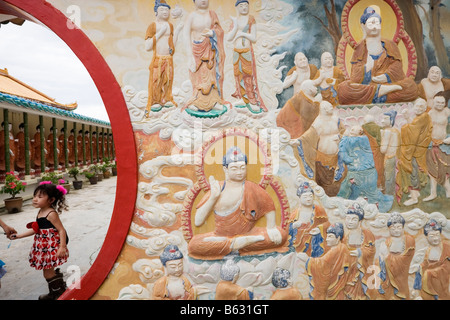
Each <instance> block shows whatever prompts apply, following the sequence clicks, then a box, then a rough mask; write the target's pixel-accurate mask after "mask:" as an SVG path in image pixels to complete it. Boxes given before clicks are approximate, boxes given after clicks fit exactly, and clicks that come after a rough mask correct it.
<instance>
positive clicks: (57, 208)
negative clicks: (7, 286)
mask: <svg viewBox="0 0 450 320" xmlns="http://www.w3.org/2000/svg"><path fill="white" fill-rule="evenodd" d="M66 193H67V191H66V189H65V188H64V187H63V186H61V185H54V184H52V183H50V182H49V181H43V182H41V183H40V184H39V186H38V187H37V188H36V190H34V195H33V202H32V204H33V207H35V208H39V212H38V214H37V217H36V222H31V223H28V224H27V228H28V229H30V230H29V231H26V232H24V233H22V234H17V235H16V237H14V238H15V239H19V238H24V237H28V236H31V235H34V243H33V246H32V248H31V252H30V255H29V262H30V266H31V267H33V268H35V269H36V270H43V273H44V278H45V280H47V282H48V288H49V291H50V292H49V293H48V294H45V295H41V296H40V297H39V300H56V299H58V298H59V296H61V294H63V293H64V291H65V290H66V288H67V287H66V283H65V282H64V279H63V274H62V273H61V272H59V268H57V269H55V267H57V266H60V265H62V264H63V263H65V262H67V258H68V256H69V251H68V250H67V243H68V240H69V239H68V237H67V233H66V230H65V228H64V226H63V224H62V222H61V220H60V219H59V214H60V213H62V211H63V210H67V205H66V203H65V194H66Z"/></svg>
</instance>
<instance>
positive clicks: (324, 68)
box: [314, 52, 345, 106]
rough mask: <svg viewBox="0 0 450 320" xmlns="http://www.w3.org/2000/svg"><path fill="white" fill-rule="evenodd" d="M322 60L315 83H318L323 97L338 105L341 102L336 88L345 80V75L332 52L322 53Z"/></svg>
mask: <svg viewBox="0 0 450 320" xmlns="http://www.w3.org/2000/svg"><path fill="white" fill-rule="evenodd" d="M320 61H321V63H320V69H319V71H318V72H317V74H316V76H315V79H314V81H315V84H317V85H318V87H319V89H320V91H321V94H322V97H323V99H324V100H326V101H328V102H330V103H331V104H332V105H333V106H336V105H338V104H339V102H338V97H337V91H336V88H337V87H338V86H339V84H340V83H341V82H342V81H344V80H345V75H344V73H343V72H342V70H341V69H340V68H339V67H336V66H335V65H334V58H333V56H332V55H331V53H329V52H324V53H322V57H321V59H320Z"/></svg>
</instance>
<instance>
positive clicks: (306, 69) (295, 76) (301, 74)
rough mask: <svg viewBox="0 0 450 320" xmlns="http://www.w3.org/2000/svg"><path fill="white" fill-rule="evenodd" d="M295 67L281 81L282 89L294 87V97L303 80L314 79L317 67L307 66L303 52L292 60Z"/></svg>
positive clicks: (307, 62)
mask: <svg viewBox="0 0 450 320" xmlns="http://www.w3.org/2000/svg"><path fill="white" fill-rule="evenodd" d="M294 64H295V66H294V67H292V68H291V70H289V72H288V73H287V75H286V78H285V79H284V81H283V89H287V88H289V87H290V86H294V95H295V94H297V93H299V92H300V87H301V85H302V83H303V81H305V80H312V79H314V78H315V77H316V73H317V67H316V66H315V65H313V64H309V61H308V58H307V57H306V56H305V54H304V53H303V52H298V53H297V54H296V55H295V58H294Z"/></svg>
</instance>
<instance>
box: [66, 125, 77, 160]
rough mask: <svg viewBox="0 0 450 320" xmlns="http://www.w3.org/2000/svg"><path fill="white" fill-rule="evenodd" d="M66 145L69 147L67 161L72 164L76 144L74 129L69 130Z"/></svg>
mask: <svg viewBox="0 0 450 320" xmlns="http://www.w3.org/2000/svg"><path fill="white" fill-rule="evenodd" d="M67 147H68V148H69V163H71V164H73V163H75V148H76V147H77V145H76V138H75V130H73V129H72V130H70V134H69V138H68V141H67Z"/></svg>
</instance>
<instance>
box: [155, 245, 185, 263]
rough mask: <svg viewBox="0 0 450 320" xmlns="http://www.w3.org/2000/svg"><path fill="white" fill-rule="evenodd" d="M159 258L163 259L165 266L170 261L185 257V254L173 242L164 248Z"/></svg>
mask: <svg viewBox="0 0 450 320" xmlns="http://www.w3.org/2000/svg"><path fill="white" fill-rule="evenodd" d="M159 259H160V260H161V263H162V265H163V266H165V265H166V263H167V262H168V261H172V260H180V259H183V254H182V253H181V251H180V249H178V247H177V246H176V245H172V244H171V245H168V246H167V247H165V248H164V251H163V252H162V253H161V255H160V256H159Z"/></svg>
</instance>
